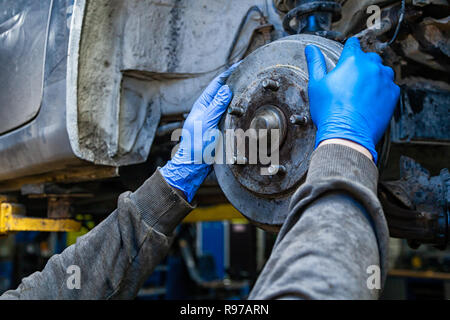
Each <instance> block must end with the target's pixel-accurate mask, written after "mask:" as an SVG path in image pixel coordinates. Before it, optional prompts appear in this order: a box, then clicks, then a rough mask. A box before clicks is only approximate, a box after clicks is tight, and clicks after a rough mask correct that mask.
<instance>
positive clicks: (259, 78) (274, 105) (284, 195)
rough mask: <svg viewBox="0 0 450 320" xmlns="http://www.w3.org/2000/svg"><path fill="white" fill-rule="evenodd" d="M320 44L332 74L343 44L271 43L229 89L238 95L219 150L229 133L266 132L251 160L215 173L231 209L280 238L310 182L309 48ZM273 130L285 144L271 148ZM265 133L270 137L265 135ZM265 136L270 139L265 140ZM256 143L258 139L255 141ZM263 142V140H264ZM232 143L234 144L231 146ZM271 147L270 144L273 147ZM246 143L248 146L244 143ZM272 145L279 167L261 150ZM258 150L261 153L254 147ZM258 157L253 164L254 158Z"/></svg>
mask: <svg viewBox="0 0 450 320" xmlns="http://www.w3.org/2000/svg"><path fill="white" fill-rule="evenodd" d="M309 44H314V45H316V46H317V47H319V48H320V49H321V51H322V53H323V55H324V57H325V61H326V64H327V69H328V72H329V71H331V70H332V69H333V68H334V67H335V66H336V63H337V61H338V59H339V56H340V54H341V52H342V48H343V47H342V45H341V44H340V43H338V42H335V41H332V40H328V39H326V38H322V37H318V36H314V35H307V34H301V35H293V36H289V37H285V38H282V39H279V40H277V41H274V42H271V43H269V44H267V45H265V46H263V47H261V48H259V49H257V50H256V51H254V52H253V53H252V54H250V55H249V56H248V57H246V58H245V59H244V61H243V62H242V63H241V64H240V65H239V66H238V67H237V69H236V70H235V71H234V72H233V74H232V75H231V76H230V78H229V79H228V81H227V84H228V85H229V86H230V88H231V90H232V92H233V99H232V101H231V103H230V105H229V107H228V112H227V113H226V114H225V116H224V117H223V118H222V120H221V122H220V125H219V127H220V130H221V131H222V134H223V137H224V139H222V142H221V143H220V145H219V148H220V147H222V149H221V150H222V151H226V150H227V147H226V143H227V142H226V141H227V138H226V136H227V134H226V132H227V131H230V130H231V131H235V130H237V129H242V130H243V131H244V132H251V130H249V131H248V129H255V131H256V132H258V130H260V129H266V130H267V132H268V134H267V136H266V138H265V139H263V138H261V134H260V135H257V136H254V138H255V139H257V141H258V144H256V149H252V148H251V147H249V146H248V145H251V143H250V140H251V139H250V138H249V137H250V136H251V135H249V136H248V139H247V140H246V142H247V146H246V147H245V149H244V151H245V152H244V153H245V154H238V153H237V150H239V149H238V148H237V146H236V144H237V143H238V142H236V138H233V142H231V143H232V144H234V146H235V149H236V150H235V151H233V154H232V155H231V157H230V155H229V154H226V152H224V154H226V155H225V156H224V157H226V158H227V159H231V161H230V160H229V161H227V160H226V159H225V158H224V161H223V163H222V164H219V163H216V164H215V165H214V171H215V174H216V177H217V180H218V182H219V185H220V187H221V188H222V190H223V192H224V193H225V196H226V197H227V198H228V200H229V201H230V202H231V204H232V205H233V206H234V207H235V208H236V209H237V210H239V211H240V212H241V213H242V214H243V215H244V216H246V217H247V218H248V219H249V220H250V221H251V222H253V223H254V224H256V225H257V226H259V227H261V228H263V229H265V230H267V231H273V232H277V231H278V230H279V228H280V227H281V225H282V224H283V222H284V220H285V219H286V216H287V214H288V206H289V201H290V198H291V196H292V194H293V193H294V192H295V191H296V189H297V188H298V187H299V186H300V185H301V184H302V183H303V182H304V180H305V177H306V172H307V170H308V165H309V160H310V157H311V154H312V152H313V148H314V141H315V133H316V128H315V126H314V124H313V122H312V121H311V116H310V113H309V102H308V94H307V92H308V91H307V85H308V69H307V63H306V58H305V53H304V51H305V47H306V46H307V45H309ZM271 129H278V132H279V134H278V136H279V139H278V140H277V142H278V143H276V144H275V145H272V144H270V141H271V135H270V132H272V131H271ZM263 132H265V131H263ZM262 136H264V135H262ZM252 137H253V136H252ZM258 138H259V140H258ZM228 141H230V140H228ZM266 142H268V143H269V144H267V143H266ZM228 143H230V142H228ZM240 143H242V141H241V142H240ZM263 143H266V144H265V145H268V148H267V149H268V153H267V154H268V155H273V154H274V153H273V152H278V163H276V165H273V164H271V163H263V161H260V159H259V148H261V145H264V144H263ZM254 148H255V147H254ZM252 151H253V153H255V151H257V152H258V161H256V163H255V161H251V158H252V156H251V155H250V154H249V153H250V152H252Z"/></svg>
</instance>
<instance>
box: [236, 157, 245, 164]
mask: <svg viewBox="0 0 450 320" xmlns="http://www.w3.org/2000/svg"><path fill="white" fill-rule="evenodd" d="M247 163H248V159H247V157H245V156H234V157H233V164H247Z"/></svg>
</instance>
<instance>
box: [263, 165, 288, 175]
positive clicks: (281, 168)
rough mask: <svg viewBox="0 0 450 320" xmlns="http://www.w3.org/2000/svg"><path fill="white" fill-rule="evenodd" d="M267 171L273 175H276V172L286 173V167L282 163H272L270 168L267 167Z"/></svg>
mask: <svg viewBox="0 0 450 320" xmlns="http://www.w3.org/2000/svg"><path fill="white" fill-rule="evenodd" d="M267 172H268V173H269V174H271V175H275V174H279V175H282V174H286V167H285V166H282V165H275V164H272V165H271V166H270V167H269V168H267Z"/></svg>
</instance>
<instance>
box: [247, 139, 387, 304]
mask: <svg viewBox="0 0 450 320" xmlns="http://www.w3.org/2000/svg"><path fill="white" fill-rule="evenodd" d="M377 178H378V172H377V169H376V167H375V165H374V164H373V161H372V160H370V159H369V158H368V157H366V156H365V155H363V154H362V153H360V152H358V151H356V150H354V149H351V148H349V147H346V146H343V145H334V144H330V145H324V146H321V147H319V148H318V149H317V150H316V151H315V152H314V154H313V157H312V159H311V164H310V168H309V172H308V177H307V180H306V183H305V184H304V185H302V186H301V187H300V188H299V190H298V191H297V192H296V193H295V195H294V196H293V199H292V201H291V205H290V213H289V216H288V219H287V221H286V222H285V224H284V225H283V227H282V229H281V231H280V234H279V235H278V239H277V242H276V244H275V247H274V249H273V252H272V255H271V257H270V259H269V261H268V262H267V264H266V266H265V267H264V270H263V271H262V273H261V275H260V277H259V279H258V281H257V283H256V285H255V287H254V288H253V290H252V293H251V294H250V298H251V299H276V298H296V299H371V298H377V297H378V295H379V292H380V290H376V289H375V290H374V289H370V288H368V286H367V279H368V277H369V276H370V275H371V274H372V273H368V267H370V266H380V267H381V273H382V275H383V276H382V279H381V283H383V281H384V277H385V273H386V256H387V241H388V230H387V225H386V221H385V219H384V216H383V212H382V209H381V206H380V203H379V201H378V199H377V197H376V187H377ZM370 221H371V222H370ZM377 240H378V241H377ZM375 268H376V267H375ZM369 270H370V272H373V270H374V269H373V267H372V268H371V269H369Z"/></svg>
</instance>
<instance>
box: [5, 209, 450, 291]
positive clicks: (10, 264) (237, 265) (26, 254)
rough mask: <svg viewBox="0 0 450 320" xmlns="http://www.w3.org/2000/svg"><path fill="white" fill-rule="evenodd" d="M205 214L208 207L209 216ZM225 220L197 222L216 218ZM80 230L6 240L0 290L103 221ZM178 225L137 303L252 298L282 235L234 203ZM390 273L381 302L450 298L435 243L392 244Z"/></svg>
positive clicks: (445, 256)
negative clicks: (241, 213)
mask: <svg viewBox="0 0 450 320" xmlns="http://www.w3.org/2000/svg"><path fill="white" fill-rule="evenodd" d="M203 210H206V212H205V211H203ZM217 214H219V215H228V219H227V220H223V221H202V222H195V220H196V218H195V217H194V216H196V215H201V216H202V217H201V219H202V220H209V219H214V220H216V219H217ZM77 218H78V219H79V220H80V221H82V224H83V227H82V228H81V231H79V232H50V233H48V232H47V233H44V232H19V233H17V234H12V235H9V236H7V237H5V238H2V239H1V240H0V293H3V292H4V291H6V290H8V289H15V288H16V287H17V286H18V285H19V284H20V282H21V279H22V278H23V277H25V276H28V275H30V274H31V273H33V272H35V271H38V270H41V269H42V268H43V267H44V266H45V264H46V262H47V260H48V259H49V258H50V257H51V256H52V255H53V254H56V253H60V252H62V251H63V250H64V248H65V247H66V246H68V245H70V244H72V243H74V242H75V241H76V238H77V237H78V236H80V235H82V234H83V233H85V232H87V231H88V230H90V229H91V228H93V227H94V226H95V224H96V223H99V221H95V220H94V219H92V216H89V215H85V216H82V215H80V216H77ZM187 221H189V222H185V223H183V224H182V225H181V226H179V227H178V228H177V236H176V238H175V241H174V244H173V246H172V249H171V250H170V253H169V255H168V256H167V257H166V258H165V259H164V260H163V261H162V263H161V264H160V265H158V266H157V267H156V269H155V271H154V272H153V274H152V275H151V276H150V277H149V278H148V280H147V281H146V282H145V284H144V286H143V287H142V288H141V290H140V291H139V293H138V295H137V297H136V299H142V300H144V299H150V300H161V299H202V300H204V299H245V298H246V297H247V296H248V294H249V292H250V290H251V288H252V286H253V284H254V282H255V280H256V278H257V277H258V274H259V272H260V270H261V268H262V267H263V266H264V263H265V262H266V260H267V258H268V257H269V255H270V252H271V248H272V246H273V243H274V241H275V235H274V234H271V233H268V232H266V231H263V230H261V229H259V228H257V227H255V226H254V225H252V224H250V223H248V222H247V221H246V220H245V219H244V218H242V217H239V214H238V213H237V212H236V211H235V210H233V209H232V208H231V207H230V206H229V205H221V206H218V207H211V208H208V209H199V210H198V211H194V212H193V213H192V217H190V218H187ZM390 252H391V255H390V258H389V262H390V270H389V275H388V278H387V281H386V285H385V289H384V292H383V295H382V297H381V299H449V298H450V252H448V251H439V250H437V249H434V248H432V247H430V246H423V247H421V248H419V249H418V250H413V249H410V248H409V246H408V245H407V243H406V241H404V240H399V239H391V242H390Z"/></svg>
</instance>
